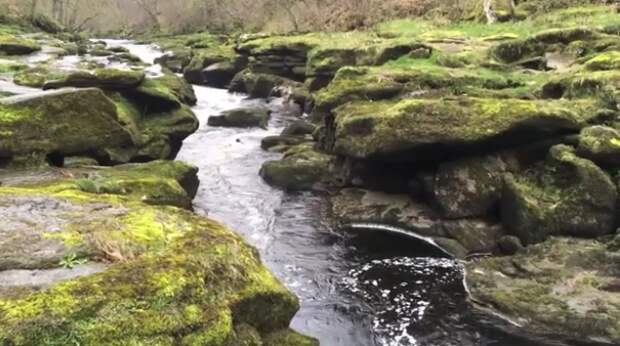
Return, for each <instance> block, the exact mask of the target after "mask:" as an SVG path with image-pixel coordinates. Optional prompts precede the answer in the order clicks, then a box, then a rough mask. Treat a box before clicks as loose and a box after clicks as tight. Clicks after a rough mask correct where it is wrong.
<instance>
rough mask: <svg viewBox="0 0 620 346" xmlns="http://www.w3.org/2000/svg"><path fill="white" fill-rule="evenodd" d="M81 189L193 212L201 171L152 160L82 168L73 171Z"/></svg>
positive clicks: (170, 162) (186, 165)
mask: <svg viewBox="0 0 620 346" xmlns="http://www.w3.org/2000/svg"><path fill="white" fill-rule="evenodd" d="M65 172H69V173H70V174H71V175H72V176H74V177H81V178H79V179H78V180H77V181H76V184H77V185H78V187H79V189H80V190H81V191H84V192H88V193H95V194H114V195H130V196H136V197H137V198H139V199H140V200H141V201H142V202H144V203H147V204H152V205H172V206H176V207H179V208H185V209H191V207H192V200H193V198H194V196H195V195H196V191H197V190H198V184H199V182H198V177H197V175H196V174H197V172H198V169H197V168H196V167H194V166H190V165H188V164H185V163H182V162H175V161H152V162H149V163H144V164H127V165H120V166H115V167H114V168H99V169H95V168H82V169H73V170H69V171H65Z"/></svg>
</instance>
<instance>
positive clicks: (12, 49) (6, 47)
mask: <svg viewBox="0 0 620 346" xmlns="http://www.w3.org/2000/svg"><path fill="white" fill-rule="evenodd" d="M38 50H41V46H40V45H39V44H37V42H35V41H33V40H30V39H25V38H20V37H17V36H15V35H10V34H9V35H6V34H2V33H0V53H4V54H6V55H25V54H30V53H33V52H36V51H38Z"/></svg>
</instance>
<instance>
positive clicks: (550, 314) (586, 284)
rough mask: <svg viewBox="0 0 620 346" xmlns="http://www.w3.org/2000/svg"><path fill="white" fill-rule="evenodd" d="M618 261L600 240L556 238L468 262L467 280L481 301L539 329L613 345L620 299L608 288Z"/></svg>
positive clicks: (617, 332)
mask: <svg viewBox="0 0 620 346" xmlns="http://www.w3.org/2000/svg"><path fill="white" fill-rule="evenodd" d="M616 261H617V257H614V256H613V255H612V254H611V253H610V252H608V251H606V250H605V248H604V243H602V242H599V241H597V240H579V239H575V238H551V239H549V240H547V241H546V242H544V243H541V244H538V245H536V246H531V247H528V248H527V250H525V251H524V252H522V253H519V254H517V255H515V256H512V257H505V258H487V259H484V260H482V261H477V262H475V263H474V262H472V263H469V264H467V272H468V275H467V283H468V287H469V289H470V291H471V293H472V296H473V297H474V298H475V299H476V301H477V302H482V303H484V304H488V305H489V306H492V307H493V309H495V310H498V311H499V312H500V313H502V314H503V315H505V316H506V317H508V318H511V319H513V320H519V321H521V323H523V324H524V327H525V328H528V330H529V331H530V332H532V333H534V334H547V335H564V336H566V337H567V338H572V339H574V340H584V341H586V340H593V339H596V340H601V341H603V340H604V341H606V342H609V343H612V344H613V343H617V342H618V341H619V340H620V329H619V328H618V326H617V321H618V318H620V300H619V298H618V295H617V294H616V293H614V292H611V291H606V290H605V287H606V286H607V285H609V283H610V282H611V281H612V280H613V276H610V275H609V273H612V272H613V270H614V269H613V267H614V265H615V264H614V263H615V262H616Z"/></svg>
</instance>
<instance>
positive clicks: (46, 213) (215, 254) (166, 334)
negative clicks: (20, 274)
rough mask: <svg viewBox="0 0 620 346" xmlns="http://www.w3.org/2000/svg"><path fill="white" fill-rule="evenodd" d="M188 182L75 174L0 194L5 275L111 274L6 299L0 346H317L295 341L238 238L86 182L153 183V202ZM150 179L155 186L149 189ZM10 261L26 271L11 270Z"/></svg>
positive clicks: (104, 172)
mask: <svg viewBox="0 0 620 346" xmlns="http://www.w3.org/2000/svg"><path fill="white" fill-rule="evenodd" d="M191 172H193V174H195V169H193V168H191V167H189V166H186V165H183V164H181V163H171V162H157V163H152V164H149V165H147V166H142V165H130V166H122V167H118V168H113V169H98V170H95V171H90V173H88V174H91V176H90V177H89V178H80V177H79V176H80V175H81V174H86V173H85V170H83V169H82V170H72V171H70V172H69V173H71V174H75V175H76V178H75V179H74V178H69V177H68V172H66V171H65V172H64V173H63V174H62V177H59V178H58V179H59V180H53V179H52V180H51V181H46V182H41V181H39V182H37V183H24V182H23V181H22V182H21V183H18V184H16V185H13V184H10V186H6V185H5V186H3V187H1V188H0V213H1V214H2V219H3V225H2V226H0V233H2V234H3V235H8V234H7V232H9V233H10V234H11V235H12V236H6V237H5V236H3V237H2V241H1V242H0V246H1V247H2V248H3V251H2V256H1V260H0V263H2V268H3V269H6V268H19V267H21V268H37V269H39V268H54V267H61V266H64V265H77V263H83V262H84V261H90V262H97V261H101V260H105V261H107V262H109V263H112V265H111V266H109V267H107V268H105V270H104V271H103V272H100V273H96V274H93V275H87V276H84V277H80V278H69V280H67V281H59V282H54V283H52V286H51V287H50V288H48V289H45V290H41V291H35V292H32V291H29V290H28V289H26V290H25V291H19V289H20V288H19V287H16V288H15V289H14V290H13V291H12V292H13V293H14V294H6V292H5V291H4V290H3V291H2V292H0V321H1V324H2V327H1V328H0V340H1V341H2V342H3V343H7V344H11V345H38V344H49V345H63V344H66V343H67V342H68V343H79V344H82V345H102V344H111V345H112V344H119V345H120V344H136V345H137V344H152V345H205V344H208V345H221V346H229V345H254V344H256V345H261V344H264V342H266V341H267V340H274V339H275V340H296V342H302V343H304V344H305V343H308V344H309V345H312V343H311V339H308V338H305V337H302V336H295V335H294V334H293V333H291V332H289V331H288V324H289V322H290V320H291V318H292V317H293V315H294V314H295V312H296V311H297V309H298V303H297V300H296V298H295V297H294V296H293V295H291V294H290V293H289V292H288V291H287V290H286V289H285V288H284V287H283V286H282V285H281V284H280V283H279V282H278V281H277V280H276V279H275V278H274V277H273V276H272V275H271V274H270V273H269V272H268V271H267V270H266V268H265V267H263V266H262V265H261V263H260V260H259V258H258V255H257V253H256V251H255V250H254V249H252V248H251V247H249V246H248V245H246V244H245V243H244V241H243V240H242V239H241V238H240V237H239V236H237V235H234V234H233V233H232V232H231V231H230V230H228V229H227V228H225V227H223V226H222V225H220V224H217V223H215V222H213V221H211V220H208V219H205V218H202V217H199V216H197V215H194V214H192V213H190V212H187V211H183V210H181V209H178V208H175V207H164V206H149V205H147V204H144V203H142V200H143V195H144V192H143V191H146V190H141V189H134V190H132V191H131V192H130V193H125V194H120V195H117V194H111V193H108V192H103V191H98V192H97V193H93V192H85V191H84V187H85V186H87V185H89V184H87V183H85V179H86V180H89V181H93V179H100V180H99V181H100V182H103V183H109V184H114V185H117V186H123V188H125V189H132V188H133V187H134V186H136V185H135V184H140V183H139V182H141V181H144V182H146V181H148V183H147V184H146V185H141V186H143V187H144V188H146V189H147V190H148V191H150V193H151V194H153V193H157V192H158V191H161V190H159V189H161V188H163V187H165V186H166V184H168V183H174V184H177V186H179V182H178V180H177V179H178V178H179V177H181V176H185V175H186V173H191ZM190 175H191V174H190ZM39 176H40V175H39ZM95 177H96V178H95ZM5 178H6V177H5ZM155 178H159V179H160V180H159V181H156V180H153V181H149V180H150V179H155ZM17 179H18V180H19V179H22V180H23V179H24V175H23V174H21V175H20V177H18V178H17ZM8 180H9V181H10V179H8ZM181 180H182V179H181ZM5 181H6V179H5ZM147 186H148V187H147ZM164 190H165V189H164ZM26 211H27V212H26ZM11 254H15V256H13V258H14V259H17V260H19V261H11V260H9V259H10V258H11ZM27 259H30V260H27ZM98 271H101V269H99V270H98ZM87 274H88V273H87ZM16 292H21V293H16ZM28 293H29V294H28ZM277 335H288V336H286V337H285V336H277ZM278 342H284V341H278ZM275 345H279V344H277V343H276V344H275Z"/></svg>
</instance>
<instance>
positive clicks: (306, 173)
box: [260, 143, 342, 190]
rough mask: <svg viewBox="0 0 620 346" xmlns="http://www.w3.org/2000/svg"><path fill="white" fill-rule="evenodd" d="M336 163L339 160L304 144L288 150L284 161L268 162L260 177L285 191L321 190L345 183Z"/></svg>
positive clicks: (308, 144) (263, 167)
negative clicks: (339, 174) (339, 175)
mask: <svg viewBox="0 0 620 346" xmlns="http://www.w3.org/2000/svg"><path fill="white" fill-rule="evenodd" d="M334 164H335V157H333V156H331V155H327V154H325V153H321V152H319V151H316V150H315V149H314V148H313V147H312V144H310V143H307V144H300V145H297V146H294V147H292V148H290V149H288V150H287V151H286V152H285V153H284V157H283V158H282V159H281V160H277V161H267V162H265V163H264V164H263V166H262V168H261V170H260V175H261V176H262V177H263V179H265V181H266V182H267V183H268V184H270V185H273V186H276V187H279V188H282V189H285V190H313V189H315V190H316V189H318V190H320V189H325V188H327V187H330V186H338V185H340V184H342V182H341V181H340V179H339V178H338V174H336V171H335V170H334Z"/></svg>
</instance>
